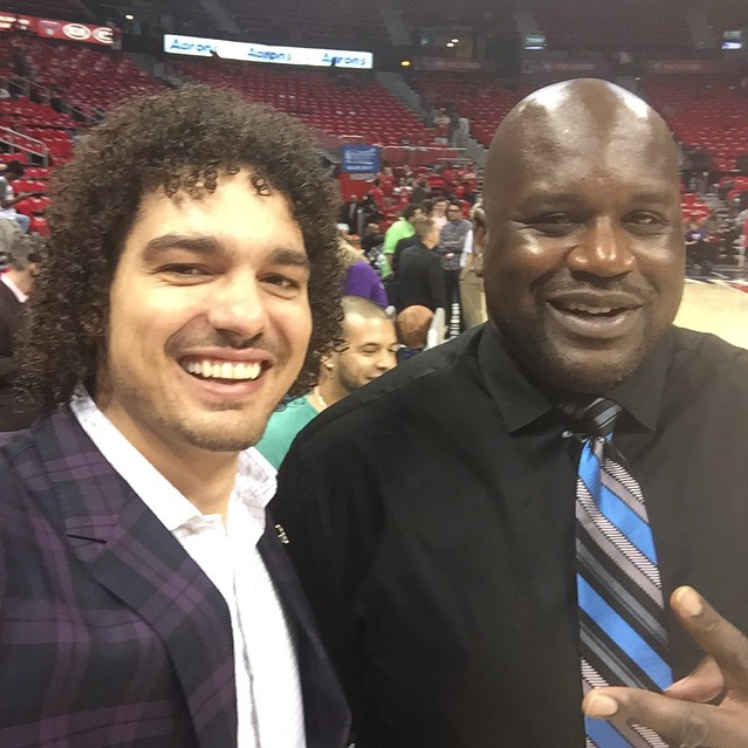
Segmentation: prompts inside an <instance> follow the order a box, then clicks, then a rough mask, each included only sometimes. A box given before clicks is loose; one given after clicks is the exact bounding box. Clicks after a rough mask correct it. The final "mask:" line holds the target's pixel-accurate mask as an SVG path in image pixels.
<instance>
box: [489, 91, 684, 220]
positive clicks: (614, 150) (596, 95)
mask: <svg viewBox="0 0 748 748" xmlns="http://www.w3.org/2000/svg"><path fill="white" fill-rule="evenodd" d="M589 153H594V156H595V159H597V160H598V161H599V162H600V163H601V164H606V165H608V166H609V168H610V169H612V170H616V169H617V167H618V165H619V164H622V163H624V162H630V161H631V160H632V159H641V160H646V161H647V162H648V163H650V164H651V165H652V166H653V167H656V168H657V169H658V170H660V171H661V172H662V174H664V175H667V176H668V177H669V178H670V179H671V180H672V184H673V186H674V187H675V188H677V180H678V154H677V150H676V147H675V143H674V141H673V138H672V135H671V134H670V131H669V130H668V127H667V125H666V124H665V122H664V120H663V119H662V117H660V115H659V114H658V113H657V112H656V111H655V110H654V109H652V108H651V107H650V106H649V104H647V103H646V102H645V101H643V100H642V99H640V98H639V97H638V96H635V95H634V94H632V93H631V92H629V91H627V90H626V89H624V88H621V87H620V86H616V85H614V84H612V83H608V82H607V81H602V80H598V79H594V78H583V79H579V80H573V81H565V82H563V83H556V84H554V85H552V86H547V87H546V88H542V89H540V90H539V91H535V92H534V93H532V94H530V95H529V96H528V97H527V98H525V99H523V100H522V101H521V102H520V103H519V104H518V105H517V106H516V107H515V108H514V109H513V110H512V111H511V112H509V114H508V115H507V116H506V117H505V118H504V120H503V121H502V123H501V125H500V126H499V128H498V130H497V131H496V135H495V136H494V139H493V142H492V143H491V148H490V150H489V154H488V163H487V166H486V176H485V192H484V194H485V198H486V212H487V214H488V220H489V222H490V221H491V217H492V213H494V212H495V209H496V208H500V207H501V199H502V195H505V194H506V192H507V190H508V191H510V192H511V191H513V190H514V189H516V178H517V175H518V174H522V173H523V172H524V171H525V170H527V169H531V170H532V171H533V173H539V172H545V173H549V172H552V170H553V165H554V162H557V161H558V160H559V159H564V161H565V163H572V162H573V161H574V160H575V159H576V158H577V157H581V156H583V155H586V154H589ZM494 198H496V199H494ZM497 201H498V204H497Z"/></svg>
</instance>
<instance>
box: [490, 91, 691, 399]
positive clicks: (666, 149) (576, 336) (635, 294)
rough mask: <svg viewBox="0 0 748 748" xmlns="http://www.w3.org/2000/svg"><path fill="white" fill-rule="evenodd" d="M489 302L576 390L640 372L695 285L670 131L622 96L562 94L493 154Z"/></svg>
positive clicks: (543, 99)
mask: <svg viewBox="0 0 748 748" xmlns="http://www.w3.org/2000/svg"><path fill="white" fill-rule="evenodd" d="M486 181H487V188H486V199H485V208H486V213H487V217H488V229H489V233H488V239H487V253H486V271H485V282H486V297H487V303H488V306H489V309H490V312H491V317H492V319H493V320H494V322H495V323H496V325H497V327H498V328H499V330H500V331H501V333H502V336H503V337H504V339H505V340H506V342H507V345H508V347H509V349H510V350H511V351H512V352H513V354H514V355H515V357H516V358H517V359H518V360H519V361H520V362H521V363H523V364H524V365H525V366H527V367H528V368H529V369H530V370H531V371H532V372H534V374H535V375H536V376H538V377H540V378H541V379H544V380H545V381H547V382H549V383H551V384H552V385H554V386H556V387H559V388H562V389H565V390H569V391H572V392H588V393H602V392H604V391H606V390H608V389H610V387H612V386H613V385H615V384H616V383H618V382H620V381H622V380H623V379H625V378H626V377H627V376H629V375H630V374H631V373H633V372H634V371H635V370H636V368H637V367H638V365H639V364H640V363H641V361H642V359H643V358H644V356H645V355H646V354H647V353H648V352H649V351H650V350H651V349H652V347H653V346H654V344H655V343H656V342H657V340H658V339H659V338H660V337H661V336H662V334H663V333H664V332H665V330H666V329H667V328H668V327H669V326H670V324H671V323H672V321H673V319H674V317H675V314H676V312H677V309H678V306H679V303H680V298H681V294H682V289H683V277H684V262H685V258H684V242H683V228H682V219H681V212H680V199H679V193H678V183H677V159H676V156H675V149H674V147H673V144H672V140H671V138H670V136H669V134H668V132H667V129H666V128H665V125H664V124H663V123H662V122H661V120H660V119H659V118H657V117H656V115H654V113H653V112H652V111H651V110H649V109H647V108H646V105H645V104H644V103H643V102H641V101H640V100H638V99H635V98H634V97H629V95H624V94H622V93H620V90H619V89H615V88H613V87H610V86H607V85H606V84H602V83H600V82H590V81H582V82H577V83H575V84H561V85H559V86H553V87H550V88H548V89H545V90H544V91H541V92H539V94H537V95H535V96H534V97H531V98H530V100H528V101H527V102H526V103H525V104H524V105H520V107H519V108H518V109H517V110H515V112H514V113H513V114H512V115H510V117H509V118H508V119H507V121H505V124H504V125H502V127H501V128H500V130H499V133H498V134H497V138H496V140H495V141H494V144H493V146H492V153H491V157H490V161H489V172H488V174H487V180H486Z"/></svg>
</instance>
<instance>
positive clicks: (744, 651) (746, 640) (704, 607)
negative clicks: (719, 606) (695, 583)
mask: <svg viewBox="0 0 748 748" xmlns="http://www.w3.org/2000/svg"><path fill="white" fill-rule="evenodd" d="M670 605H671V607H672V609H673V610H674V611H675V613H676V614H677V616H678V618H680V620H681V622H682V623H683V626H684V627H685V628H686V630H687V631H688V633H689V634H690V635H691V636H692V637H693V639H694V640H695V641H696V642H697V643H698V644H699V646H700V647H701V648H702V649H703V650H704V651H705V652H706V653H707V654H708V655H711V656H712V657H713V658H714V659H715V660H716V662H717V664H718V665H719V667H720V669H721V670H722V672H723V673H724V674H725V681H726V684H727V686H728V687H730V688H737V689H739V690H741V691H748V637H746V636H744V635H743V634H742V633H741V632H740V631H739V630H738V629H737V628H736V627H735V626H733V625H732V624H731V623H729V622H728V621H726V620H725V619H724V618H723V617H722V616H721V615H719V613H717V611H716V610H714V608H712V606H711V605H709V603H708V602H707V601H706V600H704V598H703V597H701V595H699V593H698V592H696V590H694V589H693V587H678V589H677V590H675V592H673V594H672V595H671V597H670Z"/></svg>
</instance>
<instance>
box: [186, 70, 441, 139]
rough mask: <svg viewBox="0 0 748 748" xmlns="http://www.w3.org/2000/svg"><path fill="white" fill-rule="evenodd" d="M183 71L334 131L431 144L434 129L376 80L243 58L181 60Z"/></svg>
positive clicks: (310, 123)
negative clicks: (234, 61) (260, 64)
mask: <svg viewBox="0 0 748 748" xmlns="http://www.w3.org/2000/svg"><path fill="white" fill-rule="evenodd" d="M179 69H180V70H181V71H182V73H183V74H184V75H187V76H189V77H191V78H194V79H196V80H200V81H204V82H206V83H210V84H211V85H214V86H221V87H224V88H232V89H234V90H237V91H239V92H240V93H242V94H244V96H246V97H247V98H249V99H252V100H254V101H262V102H265V103H267V104H270V105H272V106H273V107H275V108H276V109H279V110H280V111H283V112H287V113H289V114H292V115H294V116H295V117H298V118H299V119H301V120H302V121H304V122H305V123H306V124H308V125H309V126H311V127H315V128H317V129H319V130H323V131H325V132H327V133H331V134H333V135H338V136H345V135H353V136H364V139H365V142H369V143H379V144H383V145H387V144H390V145H398V144H400V142H401V140H402V139H407V140H408V142H409V143H411V144H414V145H427V144H430V143H431V142H432V140H433V134H432V133H431V132H430V131H429V130H428V129H427V128H426V127H425V126H424V125H423V124H422V123H421V122H420V121H419V120H418V119H417V118H416V117H415V115H414V114H412V113H411V112H410V111H409V110H407V109H406V108H405V106H404V105H403V104H401V103H400V101H399V100H397V99H396V98H395V97H394V96H392V95H391V94H390V93H389V92H388V91H387V90H386V89H385V88H384V87H383V86H382V85H380V84H379V83H378V82H376V81H368V82H364V81H362V80H361V79H359V78H357V77H352V78H351V79H347V78H344V79H343V81H341V80H340V79H339V78H336V77H333V76H332V75H331V74H330V73H329V72H323V73H318V72H311V71H298V70H294V71H292V72H291V71H283V70H277V69H270V68H259V67H251V66H247V65H242V64H240V63H238V64H235V65H234V64H222V65H221V66H220V67H218V66H216V65H215V64H212V63H210V62H207V63H203V62H185V63H180V65H179Z"/></svg>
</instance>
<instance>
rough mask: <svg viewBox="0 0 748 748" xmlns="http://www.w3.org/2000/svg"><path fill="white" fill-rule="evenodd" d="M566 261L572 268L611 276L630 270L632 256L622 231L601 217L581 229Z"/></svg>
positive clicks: (634, 261)
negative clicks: (576, 242) (580, 236)
mask: <svg viewBox="0 0 748 748" xmlns="http://www.w3.org/2000/svg"><path fill="white" fill-rule="evenodd" d="M568 263H569V266H570V268H571V270H572V271H578V272H583V273H589V274H590V275H597V276H599V277H601V278H612V277H615V276H617V275H624V274H626V273H630V272H631V271H632V270H633V268H634V265H635V263H636V257H635V256H634V254H633V252H632V251H631V249H630V247H629V244H628V237H626V236H625V235H624V232H623V230H622V229H621V228H620V227H618V226H616V225H615V223H614V222H613V221H612V220H611V219H610V218H607V217H603V218H598V219H597V220H596V221H595V222H594V223H593V224H592V225H591V226H589V227H588V228H587V229H586V230H585V232H584V235H583V237H582V240H581V241H580V243H579V244H578V245H577V246H576V247H574V249H573V250H572V251H571V252H570V253H569V257H568Z"/></svg>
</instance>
